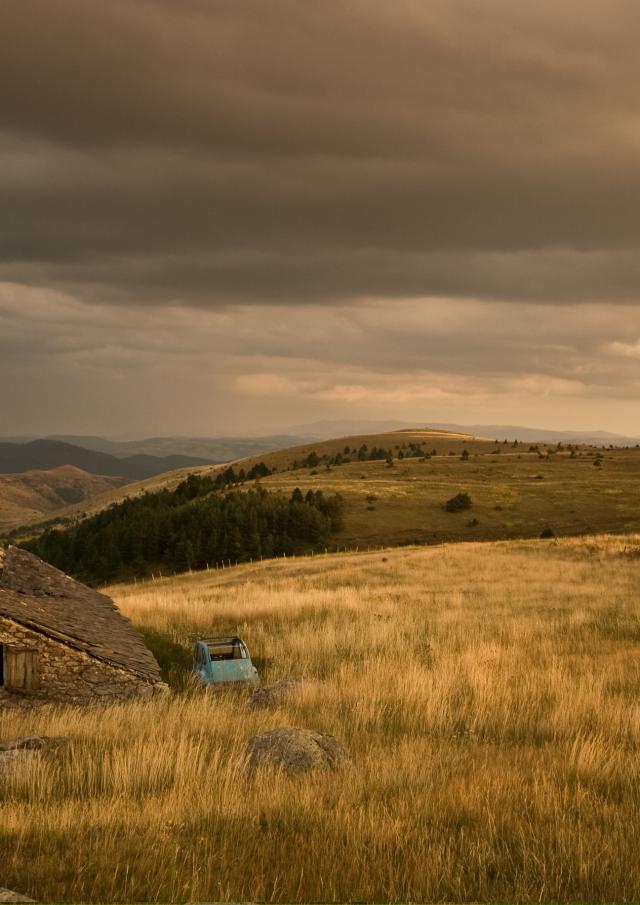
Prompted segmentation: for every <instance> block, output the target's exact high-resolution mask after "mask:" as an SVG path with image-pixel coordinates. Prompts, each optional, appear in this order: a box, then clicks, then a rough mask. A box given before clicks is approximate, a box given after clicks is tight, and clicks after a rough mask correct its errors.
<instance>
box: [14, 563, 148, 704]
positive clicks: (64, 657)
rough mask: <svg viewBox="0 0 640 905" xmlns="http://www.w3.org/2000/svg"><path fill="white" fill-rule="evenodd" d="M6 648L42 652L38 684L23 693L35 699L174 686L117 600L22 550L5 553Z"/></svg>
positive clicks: (143, 692)
mask: <svg viewBox="0 0 640 905" xmlns="http://www.w3.org/2000/svg"><path fill="white" fill-rule="evenodd" d="M0 645H2V646H3V648H4V649H5V650H7V649H9V648H13V649H27V650H28V651H30V652H32V651H35V652H37V656H36V659H37V670H38V679H39V681H38V683H37V687H36V688H35V689H33V690H31V691H30V692H29V694H28V695H20V697H21V698H25V699H26V698H28V699H30V700H34V702H35V701H36V700H47V701H57V702H66V703H70V704H89V703H92V702H94V703H95V702H100V701H102V702H108V701H115V700H123V699H129V698H134V697H143V698H150V697H152V696H153V695H154V694H157V693H160V692H163V691H166V685H165V684H164V683H163V682H162V680H161V677H160V670H159V667H158V664H157V663H156V661H155V659H154V657H153V655H152V654H151V652H150V651H149V650H148V649H147V648H146V647H145V645H144V643H143V641H142V638H141V637H140V635H139V634H138V632H137V631H136V630H135V628H134V627H133V626H132V625H131V623H130V622H129V621H128V620H127V619H126V618H125V617H124V616H122V615H121V613H120V612H119V611H118V609H117V607H116V606H115V604H114V603H113V601H111V600H110V599H109V598H108V597H105V596H104V595H103V594H100V593H98V592H97V591H94V590H92V589H91V588H87V587H86V586H85V585H82V584H80V583H79V582H76V581H74V580H73V579H71V578H69V577H68V576H66V575H64V573H62V572H59V571H58V570H57V569H54V568H53V567H51V566H48V565H47V564H46V563H43V562H42V560H39V559H37V557H34V556H32V555H31V554H30V553H27V552H26V551H24V550H21V549H19V548H17V547H9V548H8V550H7V551H6V553H5V554H4V556H3V555H0ZM30 656H31V654H30ZM6 691H7V689H5V693H6Z"/></svg>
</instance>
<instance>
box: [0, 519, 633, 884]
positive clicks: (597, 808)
mask: <svg viewBox="0 0 640 905" xmlns="http://www.w3.org/2000/svg"><path fill="white" fill-rule="evenodd" d="M109 593H110V594H111V595H112V596H113V597H114V599H115V600H116V601H117V603H118V604H119V606H120V607H121V608H122V610H123V612H125V613H126V614H127V615H128V616H129V617H130V618H131V619H132V620H133V622H134V623H135V624H136V625H137V626H139V627H140V628H141V629H143V630H144V631H145V632H146V634H147V637H148V638H149V639H150V641H151V643H152V644H153V645H154V646H155V647H156V649H157V650H158V651H159V653H162V654H163V657H165V656H166V653H167V651H171V650H172V649H173V650H174V651H181V652H187V651H188V650H189V649H190V646H191V643H192V641H193V639H194V638H195V637H198V636H200V635H210V634H218V633H222V632H225V631H228V630H233V631H238V632H240V633H241V635H242V636H243V637H244V638H245V640H246V641H247V643H248V645H249V647H250V650H251V652H252V654H253V655H254V658H255V662H256V664H257V665H258V667H259V668H260V670H261V673H262V675H263V679H264V680H265V681H266V682H269V681H272V680H275V679H277V678H280V677H282V676H285V675H295V676H299V677H300V678H302V679H303V680H304V682H303V684H302V685H301V686H300V687H299V688H298V690H297V691H296V692H295V693H294V694H293V695H292V696H291V698H290V699H289V700H287V701H286V702H285V703H284V704H282V705H281V706H280V707H278V708H276V709H274V710H255V709H253V708H251V707H250V706H249V704H248V701H247V698H246V696H244V695H243V694H240V693H224V694H208V693H205V692H201V691H197V690H194V689H193V688H191V687H190V686H189V683H188V682H186V683H185V682H184V676H183V675H181V673H180V671H179V670H178V669H176V668H174V669H173V670H170V669H169V672H170V678H171V681H172V683H173V684H174V686H176V687H179V688H183V690H182V691H178V692H174V693H173V694H172V695H169V696H167V697H166V698H165V699H162V700H154V701H152V702H148V703H143V702H140V703H130V704H123V705H119V706H114V707H111V708H110V709H104V710H88V711H83V710H78V709H74V708H47V709H42V710H39V711H37V712H23V711H5V712H0V737H2V738H6V737H14V736H17V735H24V734H32V733H44V734H48V735H65V736H68V737H69V739H70V741H69V743H68V744H67V745H66V746H64V747H62V748H60V749H59V751H58V752H56V753H55V754H52V755H50V756H48V757H46V758H44V759H37V758H36V757H34V759H33V760H32V761H31V762H27V763H25V764H23V765H22V766H19V767H17V768H16V769H15V770H14V771H13V772H12V773H10V774H9V775H8V776H7V777H6V778H5V779H4V780H3V784H2V791H1V793H0V865H1V866H2V870H1V875H0V880H1V882H2V884H3V885H5V886H8V887H11V888H16V889H19V890H20V891H21V892H23V893H25V894H29V895H31V896H32V897H33V898H35V899H38V900H40V901H55V902H63V901H65V902H75V901H87V902H90V901H96V902H97V901H103V902H118V901H119V902H122V901H140V902H146V901H151V902H153V901H170V902H196V901H212V900H219V901H228V902H232V901H243V900H249V901H268V902H306V901H327V902H333V901H361V902H383V901H394V902H395V901H463V902H472V901H487V902H504V901H514V902H534V901H535V902H538V901H558V902H568V901H572V902H604V901H618V902H623V901H637V900H638V899H639V898H640V861H639V859H638V858H637V841H636V833H635V826H636V825H637V821H638V817H639V815H640V697H639V694H640V658H639V656H638V654H639V651H640V536H638V535H635V536H627V537H606V536H593V537H583V538H579V539H568V538H567V539H562V540H558V541H555V540H535V541H534V540H530V541H512V542H497V543H487V544H482V543H464V544H455V545H444V546H432V547H405V548H401V549H395V550H384V551H376V552H372V553H368V554H367V553H359V554H341V555H329V556H315V557H308V558H300V559H287V560H278V561H269V562H264V563H259V564H252V565H249V564H247V565H243V566H239V567H237V568H231V569H225V570H218V571H211V572H204V573H199V574H192V575H185V576H181V577H179V578H176V579H167V580H162V581H156V582H153V583H152V582H148V583H144V584H140V583H138V585H127V586H115V587H113V588H111V589H109ZM182 659H184V654H183V656H182ZM180 660H181V658H180V657H178V656H176V658H175V662H176V663H179V662H180ZM164 665H165V666H166V667H168V665H169V664H168V662H167V661H166V660H165V663H164ZM276 726H300V727H307V728H312V729H317V730H320V731H324V732H328V733H331V734H334V735H336V736H338V737H339V738H340V739H342V740H343V741H344V742H345V743H346V745H347V746H348V748H349V749H350V751H351V753H352V755H353V758H354V763H353V765H352V766H350V767H347V768H344V769H342V770H340V771H336V772H335V773H319V774H308V775H305V776H301V777H297V778H295V779H290V778H288V777H287V776H286V775H283V774H282V773H278V772H276V773H272V772H266V773H260V772H259V773H256V774H252V775H248V774H247V772H246V770H245V767H244V748H245V745H246V742H247V739H248V738H249V737H250V736H251V735H253V734H254V733H256V732H258V731H262V730H265V729H268V728H273V727H276Z"/></svg>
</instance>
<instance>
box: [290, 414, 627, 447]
mask: <svg viewBox="0 0 640 905" xmlns="http://www.w3.org/2000/svg"><path fill="white" fill-rule="evenodd" d="M424 427H429V428H433V429H434V430H446V431H452V432H453V433H466V434H474V435H475V436H478V437H487V438H488V439H490V440H500V441H503V440H510V441H513V440H520V441H521V442H527V443H534V442H540V443H559V442H566V443H586V444H594V445H596V446H603V445H609V444H610V443H611V444H613V445H614V446H635V445H636V443H640V437H631V436H625V435H623V434H615V433H611V432H609V431H570V430H566V431H565V430H562V431H558V430H547V429H545V428H539V427H520V426H516V425H505V424H445V423H442V422H437V421H428V422H423V423H420V422H417V421H347V420H343V421H314V422H312V423H310V424H298V425H296V426H295V427H290V428H288V429H287V430H288V432H289V433H291V434H295V435H297V436H298V437H300V438H304V439H305V440H306V439H313V440H329V439H332V438H333V437H341V436H343V437H346V436H355V435H358V434H369V433H383V432H386V431H394V430H406V429H409V428H424Z"/></svg>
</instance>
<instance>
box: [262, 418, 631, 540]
mask: <svg viewBox="0 0 640 905" xmlns="http://www.w3.org/2000/svg"><path fill="white" fill-rule="evenodd" d="M358 439H359V438H358ZM391 439H393V440H394V441H395V442H394V452H396V454H397V453H398V452H400V451H401V450H402V447H401V444H402V442H406V441H404V440H403V438H402V434H395V435H392V437H391ZM398 443H399V444H400V450H395V446H396V445H398ZM347 445H350V444H348V443H347ZM423 445H424V446H427V445H431V446H432V448H435V449H437V454H436V455H434V456H432V457H431V458H430V459H427V460H426V461H424V460H422V459H421V458H402V459H398V458H397V457H396V458H394V462H393V465H392V466H391V467H389V466H388V465H387V464H386V463H385V462H384V461H376V462H351V463H349V464H344V465H340V466H338V467H335V466H332V467H331V469H330V470H327V469H326V467H324V466H322V465H320V466H318V467H316V468H304V469H297V470H295V471H284V472H282V471H279V472H278V473H276V474H274V475H272V476H270V477H268V478H263V479H262V483H263V485H264V486H265V487H267V488H269V489H276V488H279V489H282V490H283V491H285V492H290V490H291V489H293V487H300V488H301V489H302V491H303V492H305V491H306V490H307V489H309V488H313V489H317V488H319V487H320V488H322V489H323V490H325V491H326V492H332V493H335V492H339V493H341V494H343V495H344V497H345V500H346V508H345V529H344V531H343V533H342V535H341V536H340V537H339V538H338V539H337V541H338V543H342V544H344V545H346V546H348V547H350V548H353V547H355V546H359V547H360V548H362V547H366V546H367V545H372V546H373V545H379V544H383V545H384V544H386V545H394V544H401V543H412V542H415V543H431V542H441V541H448V540H481V539H482V540H493V539H499V538H517V537H537V536H538V535H539V534H540V533H541V532H542V531H543V530H545V529H546V528H551V529H552V530H553V531H554V533H556V534H583V533H590V532H601V531H614V532H615V531H640V449H636V448H633V449H610V450H606V451H602V450H600V451H598V450H595V449H593V448H587V447H582V448H579V449H577V450H575V451H571V450H568V449H563V450H560V451H558V450H557V448H556V447H544V446H541V447H540V449H539V450H533V451H530V448H529V446H528V445H525V446H522V445H519V446H518V447H513V446H511V445H505V444H495V443H487V442H482V441H472V442H470V441H468V440H459V439H451V438H448V437H447V438H446V439H443V440H441V441H437V440H434V441H433V442H432V443H431V444H428V443H427V442H424V443H423ZM464 449H466V450H467V451H468V453H469V458H468V459H466V460H462V459H461V454H462V450H464ZM290 455H291V454H288V455H287V459H284V454H283V459H284V462H283V464H285V463H286V464H289V462H288V459H290ZM264 460H265V462H266V463H267V464H271V463H272V462H273V461H274V459H272V458H271V457H265V459H264ZM596 462H598V463H599V464H597V465H596V464H595V463H596ZM461 491H466V492H467V493H468V494H469V495H470V497H471V501H472V507H471V508H470V509H469V510H467V511H462V512H457V513H449V512H446V511H445V510H444V508H443V503H445V502H446V501H447V500H448V499H449V498H451V497H452V496H454V495H455V494H457V493H458V492H461Z"/></svg>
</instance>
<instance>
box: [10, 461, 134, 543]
mask: <svg viewBox="0 0 640 905" xmlns="http://www.w3.org/2000/svg"><path fill="white" fill-rule="evenodd" d="M122 481H123V479H122V478H116V477H105V476H102V475H92V474H88V473H87V472H86V471H82V470H81V469H80V468H76V467H75V466H74V465H60V466H59V467H58V468H53V469H50V470H48V471H25V472H22V473H21V474H8V475H6V474H0V532H2V531H7V530H9V529H11V528H13V527H15V526H16V525H24V524H27V523H29V522H32V521H36V520H40V519H43V518H48V517H50V515H51V514H52V513H57V512H59V511H60V509H63V508H64V507H66V506H69V505H72V504H79V503H80V504H81V503H85V502H86V501H87V500H90V499H93V498H94V497H96V496H98V495H99V494H101V493H105V492H106V491H109V490H113V489H114V488H116V487H118V486H119V485H120V484H122Z"/></svg>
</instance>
